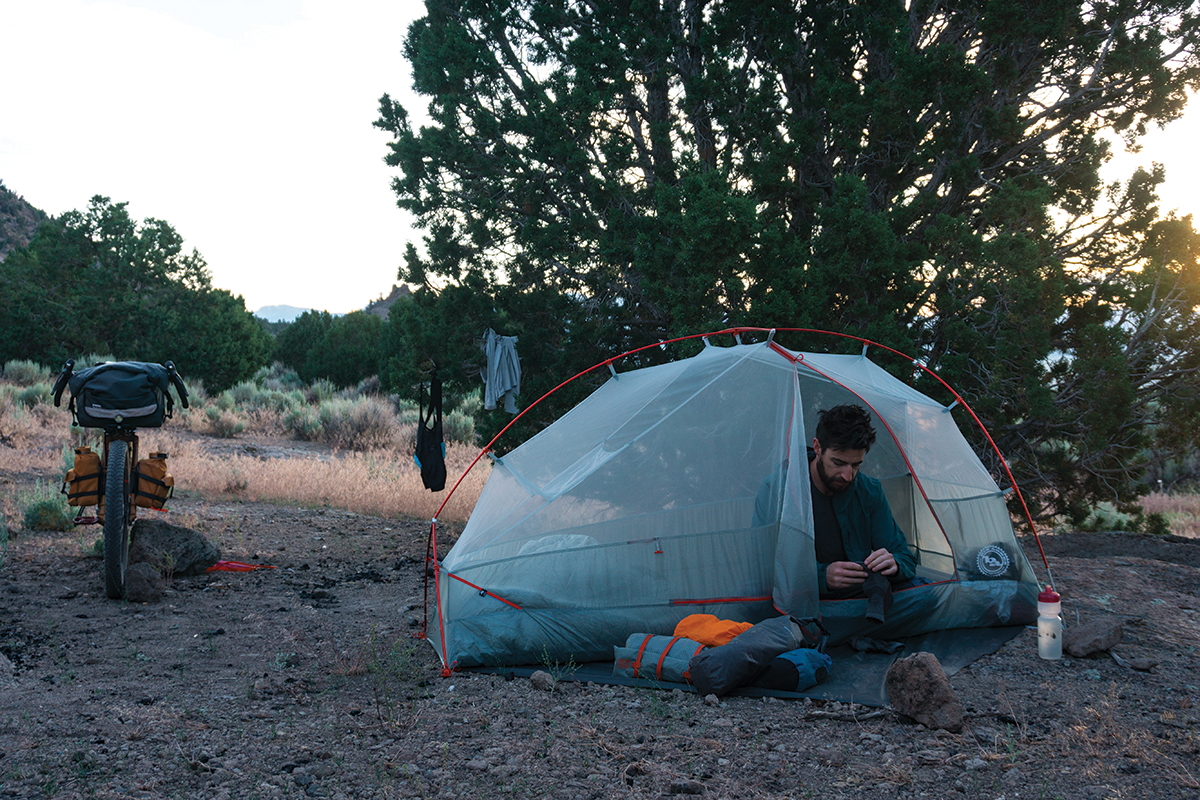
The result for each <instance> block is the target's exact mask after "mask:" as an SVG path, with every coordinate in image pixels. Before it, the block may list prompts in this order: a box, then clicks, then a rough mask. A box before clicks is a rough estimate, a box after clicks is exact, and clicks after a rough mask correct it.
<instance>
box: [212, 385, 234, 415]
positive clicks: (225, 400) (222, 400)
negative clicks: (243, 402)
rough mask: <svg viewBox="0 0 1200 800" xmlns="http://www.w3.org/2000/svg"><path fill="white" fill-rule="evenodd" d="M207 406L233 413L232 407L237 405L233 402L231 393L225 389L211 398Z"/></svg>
mask: <svg viewBox="0 0 1200 800" xmlns="http://www.w3.org/2000/svg"><path fill="white" fill-rule="evenodd" d="M209 405H210V406H213V407H215V408H219V409H221V410H222V411H233V408H234V406H235V405H237V404H236V403H234V401H233V392H231V391H230V390H228V389H226V390H225V391H223V392H221V393H220V394H219V395H217V396H216V397H214V398H212V400H210V401H209Z"/></svg>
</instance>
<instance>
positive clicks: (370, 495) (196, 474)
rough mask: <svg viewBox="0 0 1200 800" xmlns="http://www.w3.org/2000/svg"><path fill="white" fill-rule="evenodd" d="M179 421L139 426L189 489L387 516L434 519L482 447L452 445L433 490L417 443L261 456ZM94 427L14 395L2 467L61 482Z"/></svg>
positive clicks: (1, 421)
mask: <svg viewBox="0 0 1200 800" xmlns="http://www.w3.org/2000/svg"><path fill="white" fill-rule="evenodd" d="M364 405H365V404H364ZM263 416H264V417H265V416H267V415H263ZM203 417H204V415H203V414H195V415H192V418H191V419H189V422H190V421H191V420H192V419H195V418H200V419H203ZM272 419H274V417H272ZM177 422H179V420H174V421H172V423H168V425H167V427H164V428H160V429H154V430H143V431H140V432H139V436H140V437H141V450H142V452H143V453H150V452H154V451H158V450H161V451H165V452H168V453H170V454H171V455H170V459H169V460H168V462H167V463H168V469H170V471H171V473H172V474H173V475H174V476H175V481H176V486H177V487H178V491H180V492H182V493H186V492H199V493H200V494H201V495H203V496H204V497H205V498H224V497H237V498H239V499H245V500H266V501H272V502H280V503H298V504H300V505H311V506H331V507H336V508H343V509H346V510H348V511H354V512H357V513H363V514H375V515H378V516H384V517H418V518H425V519H428V518H431V517H432V516H433V515H434V513H435V512H436V511H437V509H438V506H440V505H441V503H442V501H443V500H444V499H445V498H446V493H447V491H448V490H449V489H450V488H451V487H452V486H453V485H454V483H453V482H454V481H455V480H457V479H458V476H459V475H461V474H462V471H463V470H464V469H465V468H466V467H467V465H468V464H470V462H471V461H472V459H474V458H475V456H476V454H477V453H478V451H477V450H476V449H475V448H474V447H469V446H466V445H459V444H453V443H452V444H450V445H449V447H448V452H447V458H446V462H447V463H446V466H447V471H448V474H449V476H450V478H449V481H448V484H447V487H446V490H444V491H441V492H437V493H433V492H430V491H428V490H426V489H425V487H424V486H423V485H422V483H421V473H420V471H419V470H418V469H417V466H416V464H415V463H414V462H413V459H412V455H411V449H408V448H406V447H404V445H403V444H401V446H400V448H399V449H383V448H376V449H371V450H368V451H366V452H357V451H356V452H345V453H338V452H334V453H332V454H328V455H322V456H319V457H318V456H315V455H314V456H311V457H307V458H303V457H289V458H271V459H267V460H260V459H258V458H254V457H250V456H245V455H214V454H209V453H206V452H205V450H204V449H203V447H202V446H201V444H200V441H199V440H197V439H194V438H190V437H189V438H184V437H182V436H177V435H175V434H174V433H173V432H172V429H171V425H172V424H175V423H177ZM369 423H370V420H367V423H365V429H366V430H368V431H370V430H372V428H371V425H370V424H369ZM393 424H394V423H392V422H390V420H388V421H387V423H386V424H385V425H384V428H385V430H386V434H385V435H384V437H383V438H384V439H387V438H390V437H391V436H392V435H393V429H392V427H391V426H392V425H393ZM188 427H191V426H188ZM87 433H88V432H87V431H84V432H83V434H81V433H80V429H72V428H71V427H70V415H69V414H67V413H66V412H64V411H62V410H61V409H53V408H52V407H48V406H45V405H40V406H37V407H35V408H34V409H26V408H23V407H20V406H19V405H17V404H16V403H12V402H8V403H0V463H2V464H3V469H2V471H3V472H4V473H6V474H9V475H23V476H27V477H37V478H39V479H41V480H50V481H57V480H59V479H61V477H62V474H63V471H64V465H63V453H64V449H65V451H66V452H67V453H69V452H70V448H71V447H73V446H77V445H78V444H79V443H80V442H84V441H85V440H87V441H86V442H85V443H87V444H90V445H93V446H94V447H98V446H99V444H98V442H92V441H91V440H90V438H89V437H88V436H87ZM369 436H370V433H368V434H367V437H368V438H369ZM406 438H410V437H405V436H404V435H403V432H401V433H400V434H399V436H398V439H399V440H400V441H401V442H403V441H405V439H406ZM77 440H78V441H77ZM489 471H490V464H488V463H486V462H481V463H480V464H479V465H477V466H476V467H475V469H474V470H473V471H472V473H471V474H470V475H468V476H467V477H466V478H465V479H464V480H463V484H462V486H460V487H459V489H458V491H456V492H455V494H454V497H453V498H452V499H451V501H450V503H449V504H448V505H447V507H446V509H445V510H444V511H443V512H442V514H441V518H442V519H445V520H447V521H460V522H461V521H465V520H466V518H467V517H468V516H469V515H470V513H471V509H472V508H474V506H475V501H476V500H478V499H479V493H480V491H482V489H483V484H484V481H486V480H487V476H488V473H489Z"/></svg>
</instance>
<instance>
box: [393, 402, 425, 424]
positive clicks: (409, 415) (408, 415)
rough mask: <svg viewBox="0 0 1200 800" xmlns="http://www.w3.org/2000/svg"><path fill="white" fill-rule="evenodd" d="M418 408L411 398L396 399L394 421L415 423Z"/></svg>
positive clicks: (418, 411)
mask: <svg viewBox="0 0 1200 800" xmlns="http://www.w3.org/2000/svg"><path fill="white" fill-rule="evenodd" d="M419 414H420V408H419V407H418V406H417V404H416V403H414V402H413V401H412V400H401V399H399V398H397V399H396V421H397V422H399V423H400V424H401V425H416V424H417V419H418V415H419Z"/></svg>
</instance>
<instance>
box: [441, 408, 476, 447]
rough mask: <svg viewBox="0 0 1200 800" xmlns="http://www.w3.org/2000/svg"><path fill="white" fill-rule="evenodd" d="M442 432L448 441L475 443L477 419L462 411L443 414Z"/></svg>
mask: <svg viewBox="0 0 1200 800" xmlns="http://www.w3.org/2000/svg"><path fill="white" fill-rule="evenodd" d="M442 434H443V436H444V437H445V439H446V441H448V442H462V443H463V444H470V445H473V444H475V420H474V418H472V417H470V416H468V415H467V414H465V413H463V412H462V411H458V410H454V411H451V412H450V413H449V414H443V415H442Z"/></svg>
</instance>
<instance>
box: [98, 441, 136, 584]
mask: <svg viewBox="0 0 1200 800" xmlns="http://www.w3.org/2000/svg"><path fill="white" fill-rule="evenodd" d="M129 461H130V455H129V442H125V441H122V440H120V439H114V440H112V441H111V442H110V443H109V445H108V463H107V464H105V465H104V591H105V593H106V594H107V595H108V596H109V597H110V598H111V599H113V600H119V599H121V598H122V597H124V596H125V568H126V567H127V566H128V565H129V473H130V471H131V470H130V463H129Z"/></svg>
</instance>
